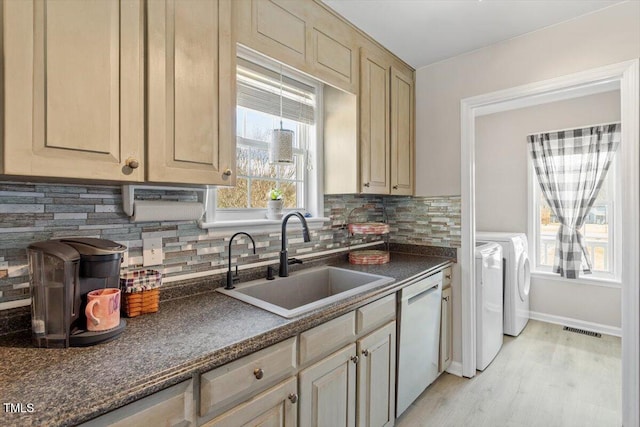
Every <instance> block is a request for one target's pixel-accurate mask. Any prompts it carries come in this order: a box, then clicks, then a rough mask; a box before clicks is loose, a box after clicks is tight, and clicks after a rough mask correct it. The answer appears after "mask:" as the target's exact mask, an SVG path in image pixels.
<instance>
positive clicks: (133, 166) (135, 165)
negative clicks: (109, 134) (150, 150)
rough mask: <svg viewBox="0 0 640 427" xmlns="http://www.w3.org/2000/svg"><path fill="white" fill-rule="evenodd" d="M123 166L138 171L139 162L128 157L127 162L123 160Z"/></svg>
mask: <svg viewBox="0 0 640 427" xmlns="http://www.w3.org/2000/svg"><path fill="white" fill-rule="evenodd" d="M125 164H126V165H127V166H129V167H130V168H131V169H138V167H139V166H140V162H138V161H137V160H136V159H134V158H132V157H129V158H128V159H127V160H125Z"/></svg>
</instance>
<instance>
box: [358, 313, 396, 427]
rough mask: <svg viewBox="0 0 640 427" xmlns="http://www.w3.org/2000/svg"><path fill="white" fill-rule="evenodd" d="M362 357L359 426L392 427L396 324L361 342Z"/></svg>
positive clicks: (368, 336)
mask: <svg viewBox="0 0 640 427" xmlns="http://www.w3.org/2000/svg"><path fill="white" fill-rule="evenodd" d="M358 356H359V357H360V361H359V363H358V426H359V427H382V426H386V427H388V426H392V425H393V423H394V420H395V400H396V396H395V390H396V322H395V321H393V322H390V323H387V325H385V326H383V327H381V328H380V329H378V330H376V331H375V332H372V333H371V334H369V335H367V336H365V337H364V338H361V339H360V340H358Z"/></svg>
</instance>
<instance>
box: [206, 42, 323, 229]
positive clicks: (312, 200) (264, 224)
mask: <svg viewBox="0 0 640 427" xmlns="http://www.w3.org/2000/svg"><path fill="white" fill-rule="evenodd" d="M238 56H241V57H243V58H244V59H247V60H249V61H252V62H255V63H257V64H258V65H261V66H263V67H265V68H269V69H272V70H273V71H276V72H280V70H279V69H274V68H273V65H272V60H268V59H266V58H264V57H263V56H262V55H260V54H258V53H255V52H253V51H250V50H248V49H247V48H244V47H243V46H241V45H238ZM282 72H283V74H284V75H287V74H289V76H290V77H292V78H294V79H296V80H299V81H301V82H302V83H305V84H307V85H309V86H312V87H314V88H315V89H316V109H315V129H316V143H315V146H314V147H308V152H309V154H310V156H309V157H310V158H311V162H310V163H311V170H309V168H305V180H304V181H305V184H306V187H307V191H306V196H305V197H306V200H305V202H304V205H305V206H306V209H284V210H283V213H284V214H285V215H286V214H287V213H290V212H295V211H300V212H301V213H303V214H307V213H308V214H310V215H311V217H309V218H306V221H307V223H308V224H309V227H310V228H311V229H319V228H321V227H322V225H323V224H324V222H327V221H329V220H330V218H327V217H324V216H323V215H324V173H323V165H324V156H323V152H324V151H323V145H322V141H323V137H324V135H323V129H322V128H323V116H322V111H323V110H324V108H323V98H322V93H323V92H322V84H321V83H320V82H318V81H315V80H312V79H309V78H305V77H304V76H301V74H300V73H299V72H297V71H296V70H294V69H292V68H290V67H288V66H286V65H283V66H282ZM234 132H235V129H234ZM306 160H307V161H309V158H307V159H306ZM210 188H211V189H213V191H211V190H210V191H208V192H207V193H208V197H207V204H206V215H205V219H204V220H203V221H201V222H200V223H199V225H200V228H205V229H221V230H224V232H226V233H228V232H233V231H236V230H237V231H254V232H272V231H279V230H280V228H279V225H280V224H281V221H274V220H268V219H266V213H267V210H266V209H225V210H217V209H216V206H217V200H216V191H215V187H210Z"/></svg>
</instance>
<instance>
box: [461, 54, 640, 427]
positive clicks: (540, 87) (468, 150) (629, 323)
mask: <svg viewBox="0 0 640 427" xmlns="http://www.w3.org/2000/svg"><path fill="white" fill-rule="evenodd" d="M638 70H639V61H638V60H634V61H628V62H624V63H620V64H614V65H610V66H606V67H601V68H597V69H594V70H589V71H586V72H581V73H576V74H572V75H569V76H564V77H559V78H555V79H551V80H547V81H543V82H538V83H533V84H528V85H524V86H519V87H515V88H511V89H507V90H502V91H498V92H493V93H489V94H485V95H479V96H475V97H472V98H466V99H463V100H462V101H461V126H462V129H461V133H462V138H461V151H462V156H461V162H462V163H461V171H462V177H461V178H462V247H461V249H460V254H461V256H460V260H461V272H462V292H461V303H462V304H461V305H462V374H463V376H465V377H473V376H474V375H475V351H476V349H475V346H476V337H475V304H474V301H475V283H474V281H475V280H474V275H473V274H472V273H473V265H474V264H473V263H474V253H473V250H474V246H475V229H476V208H475V191H476V189H475V159H476V158H475V120H476V118H477V117H480V116H483V115H487V114H491V113H496V112H500V111H508V110H512V109H516V108H523V107H526V106H533V105H539V104H545V103H549V102H553V101H559V100H566V99H571V98H576V97H580V96H584V95H585V94H589V93H597V92H599V91H602V89H603V87H606V86H608V87H611V85H617V86H618V87H619V89H620V98H621V122H622V144H621V147H620V153H619V158H620V159H621V162H620V167H621V168H622V176H623V182H624V183H625V190H624V192H623V194H622V200H623V203H622V208H623V214H622V227H623V232H624V236H625V239H623V247H622V265H623V267H622V283H623V287H622V338H623V339H622V400H623V404H622V419H623V424H624V425H628V426H634V425H638V424H639V422H640V411H639V408H638V402H639V401H640V366H639V365H640V361H639V360H638V358H637V354H638V350H639V344H640V316H639V308H640V301H639V299H640V298H639V295H640V292H639V288H640V284H639V282H640V280H639V279H640V277H639V268H638V257H639V254H640V249H639V237H640V227H639V223H640V215H639V210H640V209H639V208H640V206H639V204H640V203H639V193H640V191H639V188H640V185H639V170H640V162H639V160H640V159H639V152H640V151H639V141H638V135H639V129H638V127H639V123H638V116H639V111H640V110H639V105H638V104H639V101H640V92H639V85H638V83H639V71H638Z"/></svg>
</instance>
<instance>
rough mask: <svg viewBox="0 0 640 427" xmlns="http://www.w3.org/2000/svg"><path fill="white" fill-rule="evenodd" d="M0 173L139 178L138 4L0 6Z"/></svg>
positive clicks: (108, 0) (101, 0) (71, 0)
mask: <svg viewBox="0 0 640 427" xmlns="http://www.w3.org/2000/svg"><path fill="white" fill-rule="evenodd" d="M3 8H4V13H3V14H4V16H3V41H2V43H3V49H4V54H3V56H4V76H3V85H4V105H3V110H4V114H3V115H4V117H3V121H4V132H3V139H2V143H1V144H2V147H1V148H2V149H1V150H0V152H1V154H0V157H1V158H0V160H1V161H0V164H1V166H0V168H1V170H0V173H2V174H7V175H19V176H45V177H59V178H85V179H86V178H93V179H105V180H119V181H141V180H143V179H144V169H145V168H144V163H143V160H144V159H143V156H144V151H143V145H144V96H143V88H144V83H143V79H144V75H143V40H144V38H143V7H142V4H141V2H140V1H136V0H128V1H123V2H117V1H112V0H94V1H84V0H60V1H42V0H40V1H35V0H21V1H5V2H4V3H3Z"/></svg>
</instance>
